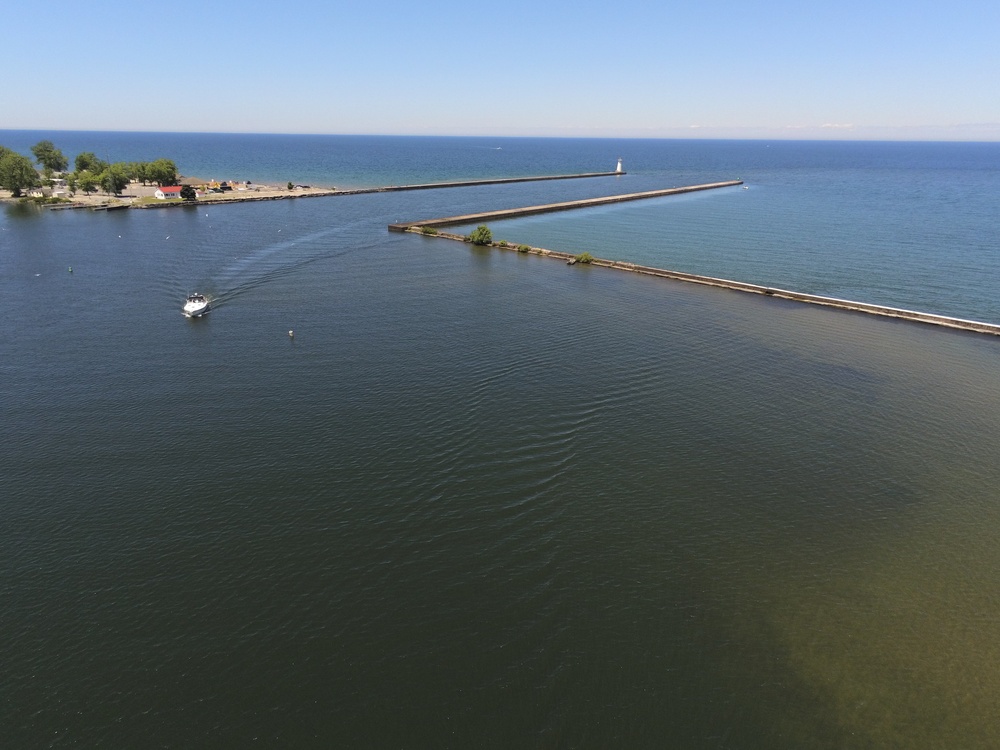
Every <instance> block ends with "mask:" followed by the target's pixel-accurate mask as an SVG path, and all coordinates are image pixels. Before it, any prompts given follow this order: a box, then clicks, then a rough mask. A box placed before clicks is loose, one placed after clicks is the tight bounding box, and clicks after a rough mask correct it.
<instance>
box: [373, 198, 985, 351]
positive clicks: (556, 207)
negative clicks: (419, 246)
mask: <svg viewBox="0 0 1000 750" xmlns="http://www.w3.org/2000/svg"><path fill="white" fill-rule="evenodd" d="M741 182H742V181H741V180H732V181H730V182H715V183H710V184H707V185H693V186H690V187H685V188H670V189H669V190H654V191H650V192H647V193H631V194H628V195H614V196H609V197H607V198H592V199H590V200H582V201H570V202H567V203H552V204H549V205H545V206H529V207H527V208H512V209H507V210H502V211H487V212H484V213H478V214H466V215H464V216H449V217H446V218H441V219H426V220H423V221H411V222H404V223H399V224H390V225H389V231H390V232H414V233H417V234H421V235H423V236H426V237H428V238H440V239H447V240H453V241H457V242H467V241H468V240H467V239H466V238H465V237H464V236H463V235H460V234H454V233H451V232H438V231H437V230H436V228H437V227H443V226H455V225H460V224H476V223H480V222H485V221H489V220H494V219H510V218H514V217H517V216H528V215H531V214H542V213H548V212H551V211H567V210H570V209H573V208H586V207H591V206H600V205H605V204H608V203H620V202H622V201H629V200H640V199H642V198H655V197H659V196H661V195H676V194H678V193H690V192H693V191H696V190H710V189H712V188H720V187H731V186H733V185H739V184H741ZM431 229H433V231H424V230H431ZM489 246H490V247H494V248H498V249H501V250H508V251H512V252H521V253H528V254H531V255H540V256H543V257H546V258H552V259H554V260H560V261H563V262H565V263H566V264H567V265H577V264H581V263H582V264H584V265H593V266H599V267H602V268H610V269H614V270H616V271H626V272H629V273H637V274H641V275H644V276H657V277H659V278H663V279H670V280H673V281H684V282H688V283H693V284H702V285H705V286H714V287H719V288H722V289H730V290H734V291H739V292H747V293H750V294H760V295H763V296H766V297H776V298H778V299H785V300H789V301H792V302H801V303H805V304H810V305H821V306H823V307H833V308H837V309H840V310H849V311H851V312H859V313H866V314H868V315H878V316H880V317H885V318H894V319H896V320H906V321H910V322H912V323H925V324H930V325H936V326H942V327H944V328H953V329H957V330H961V331H970V332H973V333H986V334H990V335H993V336H1000V325H998V324H996V323H985V322H982V321H978V320H965V319H963V318H953V317H949V316H947V315H936V314H934V313H925V312H918V311H916V310H905V309H902V308H897V307H888V306H886V305H874V304H870V303H867V302H856V301H853V300H845V299H838V298H836V297H823V296H821V295H818V294H806V293H804V292H795V291H791V290H788V289H778V288H775V287H768V286H763V285H761V284H750V283H747V282H743V281H733V280H730V279H720V278H715V277H713V276H702V275H700V274H693V273H685V272H683V271H670V270H667V269H665V268H653V267H651V266H643V265H639V264H637V263H629V262H626V261H619V260H606V259H604V258H588V259H586V260H583V259H582V258H581V257H580V256H574V255H572V254H570V253H564V252H559V251H556V250H547V249H545V248H540V247H532V246H529V245H517V244H515V243H509V242H504V243H502V244H501V243H499V242H491V243H489Z"/></svg>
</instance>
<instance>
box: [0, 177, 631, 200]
mask: <svg viewBox="0 0 1000 750" xmlns="http://www.w3.org/2000/svg"><path fill="white" fill-rule="evenodd" d="M624 174H626V173H625V172H586V173H583V174H565V175H541V176H529V177H500V178H493V179H483V180H459V181H451V182H429V183H420V184H415V185H386V186H383V187H372V188H350V189H346V190H338V189H337V188H335V187H313V186H311V185H295V184H293V186H292V188H291V189H289V188H288V186H287V185H286V186H284V187H276V186H272V185H263V184H261V185H258V184H254V183H239V182H233V183H229V184H230V186H231V189H229V190H225V191H223V192H215V191H213V192H202V193H200V194H199V196H198V198H197V200H195V201H182V200H178V199H176V198H171V199H167V200H157V198H156V191H157V190H158V189H159V186H157V185H143V184H141V183H137V182H133V183H130V184H129V185H128V187H126V188H125V190H124V191H122V194H121V195H107V194H106V193H91V194H89V195H85V194H83V193H77V194H76V195H74V196H73V197H72V198H69V199H68V200H66V201H62V202H58V203H44V204H42V205H45V206H46V207H47V208H52V209H73V208H92V209H111V208H116V209H117V208H167V207H170V206H185V205H187V206H190V205H209V204H220V203H246V202H251V201H274V200H285V199H288V198H318V197H323V196H331V195H360V194H363V193H393V192H402V191H407V190H433V189H443V188H452V187H470V186H473V185H500V184H508V183H516V182H541V181H546V180H575V179H584V178H588V177H617V176H622V175H624ZM180 182H181V183H182V184H185V185H193V186H201V185H206V184H209V183H208V181H206V180H200V179H198V178H195V177H182V178H181V180H180ZM233 185H235V187H232V186H233ZM21 200H24V198H13V197H12V196H11V195H10V191H8V190H0V201H21ZM27 200H28V201H31V200H32V199H31V198H28V199H27Z"/></svg>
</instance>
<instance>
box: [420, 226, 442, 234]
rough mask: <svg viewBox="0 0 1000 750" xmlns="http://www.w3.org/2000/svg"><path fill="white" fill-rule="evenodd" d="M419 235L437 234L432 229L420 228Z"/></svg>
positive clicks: (435, 230)
mask: <svg viewBox="0 0 1000 750" xmlns="http://www.w3.org/2000/svg"><path fill="white" fill-rule="evenodd" d="M420 232H421V234H437V233H438V230H437V229H435V228H434V227H420Z"/></svg>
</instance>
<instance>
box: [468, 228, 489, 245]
mask: <svg viewBox="0 0 1000 750" xmlns="http://www.w3.org/2000/svg"><path fill="white" fill-rule="evenodd" d="M469 242H471V243H472V244H473V245H488V244H490V243H491V242H493V232H491V231H490V228H489V227H488V226H486V225H485V224H480V225H479V226H478V227H476V228H475V229H473V230H472V234H470V235H469Z"/></svg>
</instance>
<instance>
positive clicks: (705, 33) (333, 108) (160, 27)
mask: <svg viewBox="0 0 1000 750" xmlns="http://www.w3.org/2000/svg"><path fill="white" fill-rule="evenodd" d="M0 38H2V39H3V41H4V44H3V49H4V55H3V63H2V65H3V68H2V69H0V128H10V129H60V130H152V131H219V132H258V133H271V132H274V133H339V134H362V133H379V134H427V135H491V136H503V135H512V136H535V135H542V136H594V137H655V138H659V137H662V138H837V139H858V138H864V139H880V140H881V139H903V140H989V141H1000V2H998V0H955V2H953V3H945V2H943V1H942V0H935V1H934V2H929V1H927V0H905V1H904V0H882V1H881V2H878V1H876V2H873V1H872V0H866V1H865V2H857V1H856V0H843V1H842V2H831V1H830V0H818V2H802V0H796V1H795V2H791V1H790V0H768V1H767V2H758V0H742V1H736V0H714V1H713V0H702V1H701V2H697V1H690V0H689V1H688V2H676V1H674V0H666V1H665V2H664V1H663V0H660V2H657V1H656V0H618V2H612V1H607V0H606V1H605V2H593V1H592V0H509V1H508V2H505V3H495V2H491V3H486V2H477V0H461V1H459V0H423V2H414V0H405V2H404V1H403V0H349V1H344V0H318V1H317V0H289V1H287V2H278V1H277V0H268V2H262V1H261V0H225V1H218V0H198V1H196V2H195V1H191V0H161V1H160V2H145V1H142V2H121V1H120V0H119V1H116V2H106V1H105V0H90V2H79V1H78V0H48V1H47V2H8V3H5V4H4V7H3V11H2V14H0Z"/></svg>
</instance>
